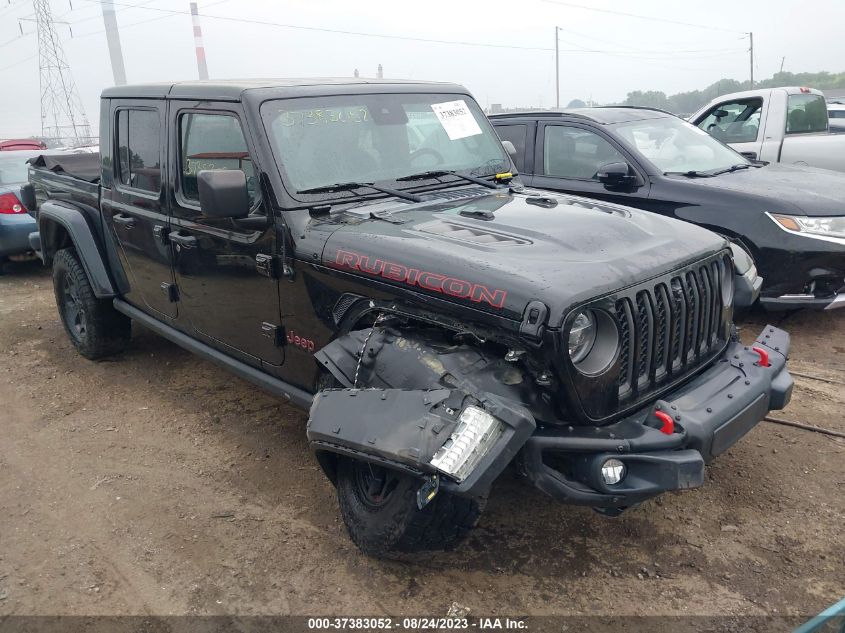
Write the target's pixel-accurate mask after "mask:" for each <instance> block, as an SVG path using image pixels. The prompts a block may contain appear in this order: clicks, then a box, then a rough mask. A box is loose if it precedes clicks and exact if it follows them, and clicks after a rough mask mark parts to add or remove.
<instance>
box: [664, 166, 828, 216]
mask: <svg viewBox="0 0 845 633" xmlns="http://www.w3.org/2000/svg"><path fill="white" fill-rule="evenodd" d="M680 179H682V180H687V181H688V182H689V183H690V184H691V185H694V186H697V187H703V188H706V189H711V190H713V189H718V190H722V191H729V192H735V193H740V194H745V195H748V196H752V197H754V198H757V199H758V200H759V201H760V202H762V203H763V205H764V207H765V208H764V209H763V210H764V211H770V212H772V213H790V214H793V215H795V214H799V215H817V216H819V215H820V216H830V215H845V173H842V172H838V171H829V170H827V169H817V168H814V167H799V166H792V165H778V164H774V163H773V164H769V165H766V166H764V167H760V168H753V167H752V168H751V169H743V170H741V171H735V172H732V173H728V174H720V175H718V176H714V177H713V178H690V179H687V178H685V177H683V176H681V177H680Z"/></svg>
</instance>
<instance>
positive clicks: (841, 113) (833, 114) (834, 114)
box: [828, 110, 845, 119]
mask: <svg viewBox="0 0 845 633" xmlns="http://www.w3.org/2000/svg"><path fill="white" fill-rule="evenodd" d="M828 114H829V115H830V118H831V119H845V110H830V111H829V112H828Z"/></svg>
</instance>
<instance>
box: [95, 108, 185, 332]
mask: <svg viewBox="0 0 845 633" xmlns="http://www.w3.org/2000/svg"><path fill="white" fill-rule="evenodd" d="M111 103H112V105H111V117H110V120H109V125H110V126H111V136H110V137H109V138H111V139H113V147H112V148H111V149H112V156H114V157H115V158H114V160H113V161H112V163H113V164H112V169H113V178H114V183H113V186H112V188H111V189H109V190H107V191H104V195H103V199H102V208H103V216H104V218H105V221H106V225H107V227H108V230H110V231H112V232H113V234H114V236H115V237H116V239H117V244H118V257H119V258H120V260H121V263H122V264H123V267H124V270H125V271H126V273H127V276H128V278H129V286H130V290H129V293H127V294H126V300H127V301H128V302H129V303H132V304H133V305H135V306H136V307H138V308H139V309H141V310H144V311H145V312H148V313H151V314H153V315H155V316H158V317H161V316H165V317H175V316H176V315H177V305H176V296H175V292H174V291H175V288H174V284H173V270H172V262H173V257H172V252H171V249H170V246H169V245H168V244H167V242H166V234H167V229H168V218H167V209H166V203H165V196H164V193H163V187H162V183H163V182H164V177H165V167H164V165H165V160H164V155H165V138H164V130H165V113H164V111H165V103H164V102H163V101H154V100H136V101H128V100H113V101H112V102H111Z"/></svg>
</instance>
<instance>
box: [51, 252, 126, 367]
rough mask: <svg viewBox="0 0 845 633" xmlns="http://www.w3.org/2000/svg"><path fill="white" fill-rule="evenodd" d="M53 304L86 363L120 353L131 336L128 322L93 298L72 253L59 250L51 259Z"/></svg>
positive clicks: (109, 305)
mask: <svg viewBox="0 0 845 633" xmlns="http://www.w3.org/2000/svg"><path fill="white" fill-rule="evenodd" d="M53 290H54V292H55V294H56V305H57V306H58V308H59V317H60V318H61V320H62V325H64V328H65V331H66V332H67V335H68V338H69V339H70V342H71V343H73V346H74V347H75V348H76V350H77V351H78V352H79V353H80V354H81V355H82V356H84V357H85V358H87V359H89V360H97V359H100V358H104V357H106V356H113V355H114V354H118V353H120V352H122V351H123V350H124V349H125V348H126V346H127V345H128V344H129V340H130V338H131V336H132V321H131V320H130V319H129V317H127V316H126V315H124V314H121V313H120V312H118V311H117V310H115V309H114V306H113V305H112V302H111V300H109V299H97V297H95V296H94V291H93V289H92V288H91V283H90V282H89V281H88V275H86V274H85V269H84V268H82V264H81V263H80V262H79V258H78V257H77V255H76V251H75V250H74V249H72V248H63V249H62V250H60V251H59V252H57V253H56V255H55V257H54V258H53Z"/></svg>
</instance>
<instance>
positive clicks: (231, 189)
mask: <svg viewBox="0 0 845 633" xmlns="http://www.w3.org/2000/svg"><path fill="white" fill-rule="evenodd" d="M197 188H198V189H199V194H200V208H201V209H202V213H203V215H204V216H205V217H207V218H245V217H246V216H248V215H249V193H248V192H247V187H246V174H245V173H244V172H242V171H241V170H240V169H225V170H217V169H203V170H202V171H200V172H199V173H198V174H197Z"/></svg>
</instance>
